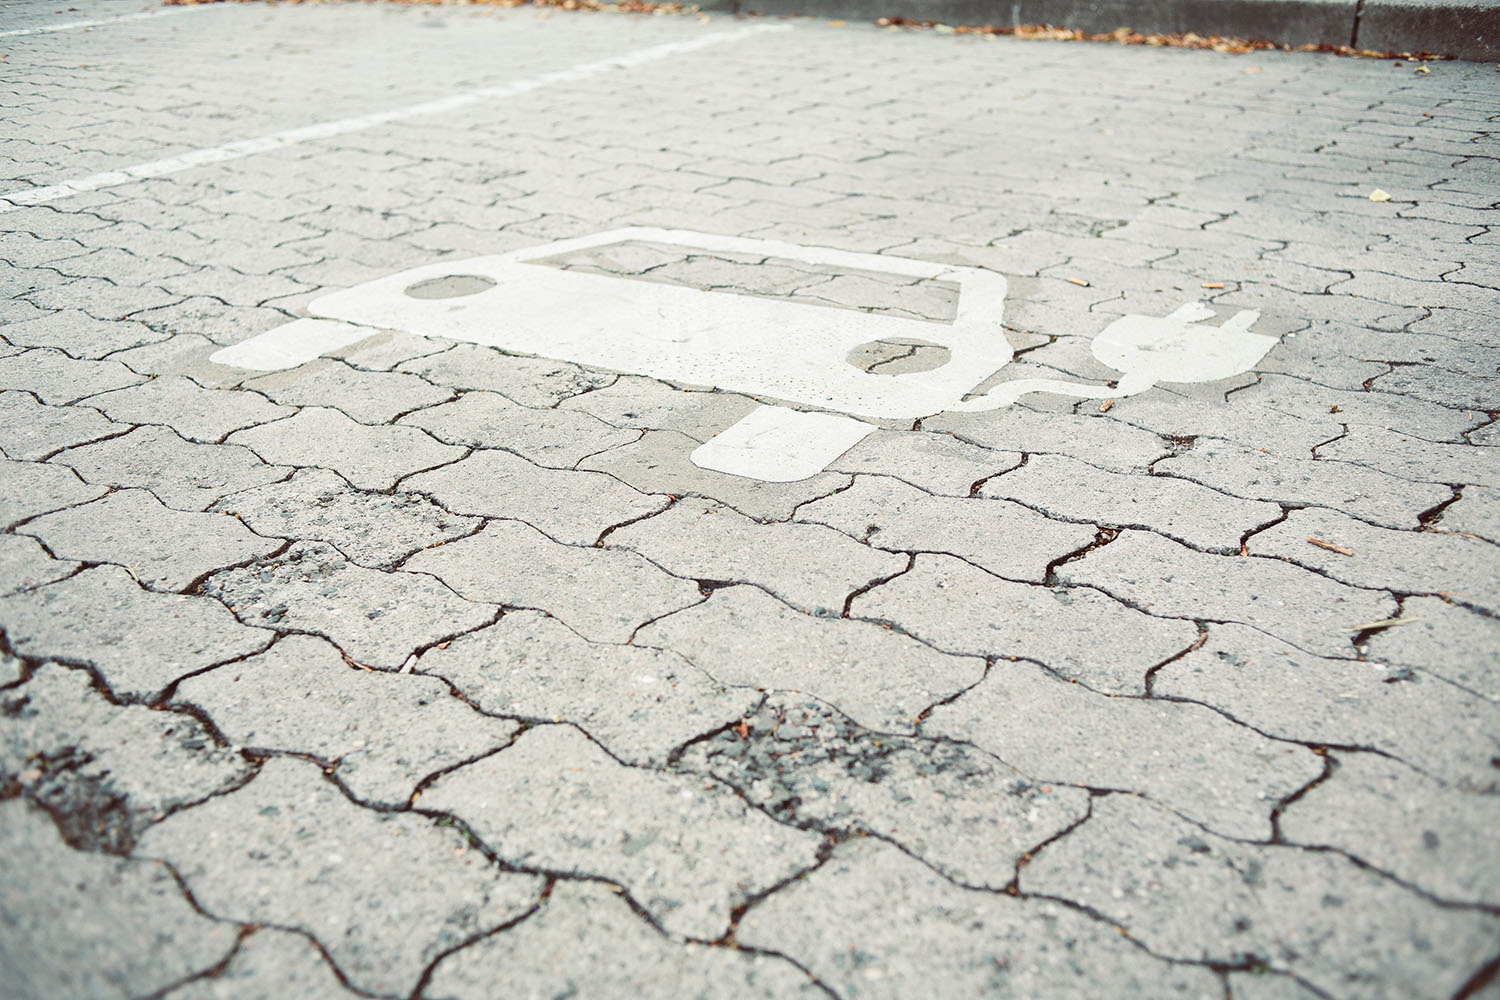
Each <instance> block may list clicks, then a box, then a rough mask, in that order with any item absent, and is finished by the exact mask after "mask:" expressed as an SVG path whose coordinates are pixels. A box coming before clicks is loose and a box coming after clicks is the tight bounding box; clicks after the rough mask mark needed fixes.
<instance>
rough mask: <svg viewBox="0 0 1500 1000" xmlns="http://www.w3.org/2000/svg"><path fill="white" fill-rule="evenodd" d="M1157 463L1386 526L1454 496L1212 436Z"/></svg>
mask: <svg viewBox="0 0 1500 1000" xmlns="http://www.w3.org/2000/svg"><path fill="white" fill-rule="evenodd" d="M1321 452H1322V449H1320V453H1321ZM1152 468H1153V469H1154V470H1155V471H1156V472H1160V473H1166V474H1167V475H1169V476H1180V477H1182V478H1183V479H1190V480H1192V481H1193V482H1195V483H1201V484H1203V485H1204V486H1209V487H1212V488H1213V489H1216V490H1222V491H1224V492H1225V493H1228V494H1230V495H1231V496H1237V497H1244V498H1246V499H1250V500H1267V501H1270V502H1271V503H1286V504H1296V505H1298V506H1303V505H1308V504H1311V505H1313V506H1317V507H1328V508H1330V509H1331V510H1337V511H1342V512H1343V513H1346V514H1349V515H1351V516H1353V517H1358V518H1361V519H1363V520H1366V521H1370V522H1372V523H1374V524H1380V525H1384V526H1385V527H1387V528H1415V527H1416V526H1417V524H1418V518H1419V517H1420V516H1421V515H1422V514H1423V513H1424V512H1426V511H1428V510H1430V509H1432V508H1433V507H1435V506H1436V505H1438V504H1440V503H1442V502H1443V501H1444V500H1447V499H1448V498H1449V497H1450V496H1451V495H1452V494H1451V493H1450V492H1449V491H1448V490H1447V489H1445V488H1444V487H1442V486H1436V485H1428V484H1418V483H1412V482H1408V481H1405V480H1402V479H1398V478H1396V477H1394V476H1389V475H1386V474H1385V473H1384V472H1380V471H1377V470H1375V469H1369V468H1364V467H1361V466H1358V465H1352V464H1349V463H1347V462H1331V461H1318V460H1314V459H1310V458H1309V459H1293V458H1289V457H1287V456H1285V455H1276V456H1272V455H1267V454H1263V453H1261V452H1259V451H1254V450H1251V449H1249V448H1241V447H1239V446H1238V445H1233V444H1228V443H1225V442H1220V441H1213V440H1209V441H1203V442H1199V443H1196V444H1195V445H1194V446H1193V448H1192V449H1191V450H1189V451H1187V452H1184V453H1183V454H1180V455H1174V456H1173V457H1171V458H1168V459H1163V460H1162V461H1160V462H1157V463H1156V464H1155V465H1154V466H1153V467H1152Z"/></svg>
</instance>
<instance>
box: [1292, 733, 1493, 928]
mask: <svg viewBox="0 0 1500 1000" xmlns="http://www.w3.org/2000/svg"><path fill="white" fill-rule="evenodd" d="M1492 732H1493V730H1492ZM1334 761H1335V766H1334V770H1333V775H1332V777H1330V778H1328V779H1327V780H1326V781H1324V782H1322V783H1321V784H1319V785H1315V786H1314V787H1313V788H1312V790H1311V791H1309V792H1308V793H1307V794H1306V795H1303V796H1302V797H1301V798H1299V799H1297V801H1295V802H1293V803H1292V804H1291V805H1290V806H1288V807H1287V809H1286V811H1285V812H1283V813H1282V814H1281V832H1282V835H1283V836H1284V837H1286V839H1287V840H1289V841H1291V842H1292V843H1295V844H1306V845H1309V846H1314V845H1326V846H1330V847H1337V848H1338V849H1340V850H1343V851H1346V852H1347V853H1349V854H1351V855H1353V856H1354V857H1356V858H1359V859H1360V860H1361V861H1367V862H1369V863H1370V864H1372V865H1374V866H1375V867H1376V868H1378V869H1380V870H1381V871H1385V872H1390V873H1391V874H1393V875H1395V876H1396V877H1397V878H1399V879H1401V880H1402V881H1404V882H1407V883H1410V884H1412V885H1415V886H1419V887H1420V888H1422V889H1424V890H1425V891H1427V892H1430V893H1432V894H1433V895H1435V896H1437V897H1438V898H1439V899H1444V900H1451V901H1455V902H1463V903H1480V904H1485V905H1488V906H1494V905H1496V900H1500V843H1497V841H1496V838H1495V837H1494V836H1492V835H1491V834H1492V831H1494V830H1495V829H1496V828H1497V826H1500V795H1496V794H1495V791H1496V783H1495V781H1494V780H1491V781H1490V782H1489V783H1488V785H1487V786H1474V785H1470V786H1467V787H1466V786H1465V785H1461V784H1454V785H1450V784H1445V783H1443V782H1441V781H1436V780H1434V779H1432V778H1429V777H1427V776H1425V775H1422V774H1418V773H1416V772H1415V771H1412V770H1411V769H1410V768H1407V767H1405V766H1403V765H1401V764H1399V763H1397V762H1395V761H1392V760H1387V759H1385V758H1383V757H1378V756H1376V755H1375V754H1367V753H1360V754H1351V753H1339V754H1335V755H1334Z"/></svg>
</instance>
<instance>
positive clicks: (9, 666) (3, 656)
mask: <svg viewBox="0 0 1500 1000" xmlns="http://www.w3.org/2000/svg"><path fill="white" fill-rule="evenodd" d="M25 666H26V665H25V664H24V663H22V662H21V658H20V657H19V656H11V655H10V654H9V653H0V688H8V687H10V686H12V685H14V684H19V683H20V682H21V679H22V677H23V676H24V673H25Z"/></svg>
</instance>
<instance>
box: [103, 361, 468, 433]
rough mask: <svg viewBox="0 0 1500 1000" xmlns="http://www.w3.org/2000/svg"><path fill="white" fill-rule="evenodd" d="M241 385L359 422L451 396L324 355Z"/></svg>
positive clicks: (409, 378)
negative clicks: (334, 412) (341, 414)
mask: <svg viewBox="0 0 1500 1000" xmlns="http://www.w3.org/2000/svg"><path fill="white" fill-rule="evenodd" d="M244 387H245V388H246V389H254V390H255V391H256V392H260V393H264V394H265V395H266V396H269V397H270V398H271V399H272V401H274V402H276V403H280V404H282V405H286V406H326V407H331V408H333V409H335V410H338V411H339V412H341V413H343V414H344V416H346V417H350V418H351V419H353V420H356V421H358V422H359V423H362V424H386V423H390V422H391V421H392V420H394V419H395V418H396V417H398V416H400V415H401V414H403V413H409V412H411V411H412V410H415V409H419V408H421V407H424V406H434V405H436V404H438V403H442V402H446V401H447V400H450V399H452V398H453V392H452V390H449V389H440V388H438V387H437V386H435V385H433V384H432V383H430V382H427V381H424V380H423V379H420V378H418V377H417V376H415V375H408V374H404V373H401V372H369V371H361V370H360V369H357V368H351V367H350V366H349V365H347V364H345V363H344V362H342V361H333V360H330V359H328V358H317V359H315V360H313V361H309V362H308V363H307V364H304V365H298V366H297V367H296V368H292V369H289V370H287V371H283V372H272V373H271V374H269V375H262V376H260V377H259V378H253V379H251V380H250V381H248V382H246V383H244ZM105 412H108V411H107V410H106V411H105Z"/></svg>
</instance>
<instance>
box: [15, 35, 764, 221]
mask: <svg viewBox="0 0 1500 1000" xmlns="http://www.w3.org/2000/svg"><path fill="white" fill-rule="evenodd" d="M791 27H792V26H791V25H789V24H760V25H755V26H753V27H749V28H739V29H736V30H734V31H716V32H714V33H712V34H709V35H703V36H702V37H700V38H694V39H692V40H691V41H685V42H668V43H667V44H665V45H655V46H652V47H651V48H649V49H641V50H639V51H637V52H630V53H627V54H625V55H622V56H612V57H610V58H608V59H600V60H598V61H597V62H590V63H580V64H579V65H577V66H572V67H570V68H568V69H563V70H557V71H555V72H552V73H543V74H542V75H541V76H534V77H531V78H530V79H527V80H516V81H514V82H512V83H506V84H501V85H500V86H498V87H485V88H483V89H481V90H471V91H468V92H467V93H462V94H454V95H453V96H451V97H443V98H439V99H438V100H435V101H423V102H422V103H421V104H410V105H407V106H406V107H404V108H394V109H392V110H390V111H376V112H374V113H372V114H368V115H358V116H356V117H354V118H341V119H339V120H338V121H331V122H322V123H320V124H317V125H304V126H302V127H301V128H294V129H288V130H286V131H284V132H273V133H271V134H270V135H263V136H259V137H257V138H254V139H242V140H240V141H239V142H231V143H226V144H225V145H223V146H213V147H211V148H208V149H195V150H193V151H192V152H188V153H182V154H180V155H178V156H170V157H167V158H166V159H164V160H152V161H151V162H149V163H137V164H135V165H133V166H129V167H121V168H119V169H118V170H106V171H104V172H103V173H98V174H90V175H89V176H87V177H79V178H76V179H74V180H69V181H63V182H62V183H60V184H49V185H47V186H46V187H36V188H27V189H23V190H20V191H7V192H0V202H9V204H8V205H5V204H0V212H8V211H11V210H13V209H15V208H20V207H22V206H26V205H40V204H43V203H45V202H49V201H57V200H59V199H61V198H71V197H72V196H73V195H75V194H81V193H83V192H85V191H97V190H99V189H100V188H107V187H115V186H117V185H120V184H128V183H130V182H131V181H138V180H145V179H146V178H149V177H161V176H162V175H164V174H175V173H177V172H179V171H182V170H188V169H190V168H192V167H201V166H204V165H206V164H210V163H223V162H225V161H226V160H238V159H240V158H241V157H245V156H253V155H254V154H256V153H264V152H267V151H269V150H273V149H281V148H282V147H284V146H292V145H295V144H297V143H301V142H310V141H312V140H314V139H327V138H329V137H330V136H335V135H346V134H348V133H350V132H362V131H364V130H365V129H370V128H375V127H376V126H379V125H387V124H389V123H391V122H399V121H405V120H406V119H408V118H419V117H421V116H423V115H435V114H440V113H441V112H444V111H453V110H455V109H457V108H463V107H467V106H469V105H470V104H477V103H478V102H480V101H487V100H491V99H493V98H502V97H514V96H516V95H517V94H525V93H528V92H530V91H533V90H540V89H542V88H544V87H551V86H555V85H557V84H560V83H572V82H574V81H576V80H583V79H586V78H588V77H591V76H598V75H599V74H600V73H608V72H611V71H613V70H617V69H629V68H631V67H633V66H639V65H641V64H642V63H648V62H655V61H656V60H658V59H665V58H667V57H668V56H674V55H678V54H680V53H683V52H693V51H696V50H697V49H706V48H709V47H710V46H713V45H722V44H725V43H727V42H732V41H737V40H739V39H743V38H748V37H749V36H751V35H758V34H764V33H766V32H771V31H789V30H791Z"/></svg>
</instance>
